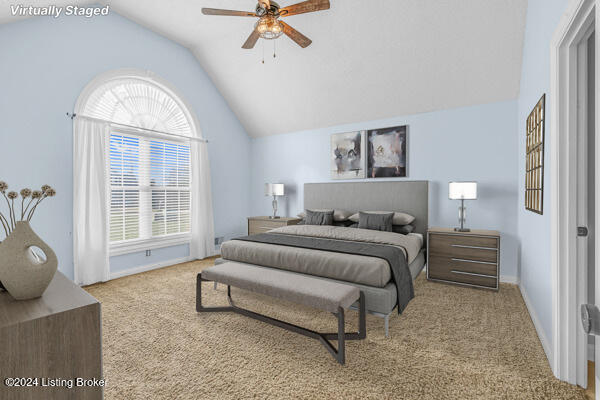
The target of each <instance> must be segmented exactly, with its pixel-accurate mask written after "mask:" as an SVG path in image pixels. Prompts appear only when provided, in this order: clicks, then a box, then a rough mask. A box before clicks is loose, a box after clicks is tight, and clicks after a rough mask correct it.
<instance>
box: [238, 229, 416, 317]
mask: <svg viewBox="0 0 600 400" xmlns="http://www.w3.org/2000/svg"><path fill="white" fill-rule="evenodd" d="M233 240H242V241H246V242H256V243H267V244H276V245H280V246H291V247H301V248H305V249H313V250H324V251H332V252H336V253H346V254H356V255H362V256H370V257H377V258H382V259H384V260H386V261H387V262H388V264H389V265H390V268H391V270H392V278H393V280H394V283H395V284H396V289H397V291H398V314H400V313H402V311H404V309H405V308H406V306H407V305H408V302H409V301H411V300H412V298H413V297H415V293H414V288H413V281H412V277H411V275H410V270H409V269H408V263H407V261H406V256H405V255H404V252H403V251H402V250H401V249H399V248H397V247H395V246H388V245H383V244H374V243H365V242H349V241H342V240H335V239H323V238H317V237H309V236H293V235H282V234H276V233H259V234H256V235H251V236H243V237H239V238H235V239H233Z"/></svg>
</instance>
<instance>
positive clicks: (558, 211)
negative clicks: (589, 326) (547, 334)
mask: <svg viewBox="0 0 600 400" xmlns="http://www.w3.org/2000/svg"><path fill="white" fill-rule="evenodd" d="M597 1H600V0H571V1H570V2H569V4H568V6H567V10H566V12H565V13H564V14H563V17H562V18H561V20H560V22H559V25H558V28H557V30H556V31H555V33H554V37H553V39H552V43H551V47H550V80H551V82H550V116H551V118H550V174H551V176H550V196H551V227H552V233H551V238H552V239H551V249H552V250H551V252H552V255H551V258H552V316H553V318H552V327H553V328H552V333H553V335H552V355H551V358H552V359H551V364H552V370H553V372H554V374H555V375H556V377H558V378H559V379H562V380H565V381H567V382H569V383H572V384H577V383H578V374H577V370H578V358H579V353H581V351H579V352H578V351H577V347H578V346H577V342H578V340H577V337H578V336H581V329H580V328H579V309H578V307H579V304H578V293H579V292H580V290H579V289H580V288H579V285H580V284H581V282H580V281H578V271H577V268H576V266H577V160H576V158H577V129H578V112H577V100H578V99H577V95H578V90H577V73H578V70H577V66H578V60H579V59H578V52H577V47H578V44H579V43H580V42H581V40H582V38H583V36H584V34H585V33H586V31H588V29H589V27H590V26H591V24H593V23H594V20H595V19H596V13H597V12H598V7H595V6H596V2H597ZM580 373H581V369H580ZM579 381H580V382H581V380H579Z"/></svg>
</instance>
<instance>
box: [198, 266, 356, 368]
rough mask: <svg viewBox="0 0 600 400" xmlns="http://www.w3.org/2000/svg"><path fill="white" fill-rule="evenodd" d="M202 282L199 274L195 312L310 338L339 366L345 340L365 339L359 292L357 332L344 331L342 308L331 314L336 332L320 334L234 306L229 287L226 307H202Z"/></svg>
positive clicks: (344, 356)
mask: <svg viewBox="0 0 600 400" xmlns="http://www.w3.org/2000/svg"><path fill="white" fill-rule="evenodd" d="M202 282H208V280H206V279H203V278H202V273H199V274H198V276H197V278H196V311H197V312H234V313H237V314H240V315H244V316H246V317H250V318H254V319H256V320H259V321H262V322H266V323H268V324H271V325H275V326H278V327H280V328H283V329H287V330H289V331H292V332H296V333H299V334H301V335H304V336H308V337H311V338H313V339H317V340H319V341H320V342H321V343H322V344H323V346H325V348H326V349H327V351H329V353H331V355H332V356H333V357H334V358H335V359H336V360H337V362H339V363H340V364H342V365H343V364H345V362H346V340H362V339H364V338H366V337H367V322H366V312H365V295H364V294H363V292H360V298H359V313H358V331H357V332H351V333H348V332H346V330H345V327H344V324H345V318H344V308H342V307H339V308H338V312H337V313H333V314H334V315H335V316H336V317H337V320H338V331H337V332H336V333H321V332H316V331H313V330H310V329H306V328H303V327H301V326H298V325H294V324H291V323H289V322H285V321H281V320H278V319H275V318H271V317H268V316H266V315H262V314H258V313H255V312H253V311H250V310H246V309H244V308H240V307H238V306H236V305H235V303H234V302H233V299H232V298H231V286H229V285H227V300H228V301H229V306H228V307H204V306H203V305H202ZM330 340H337V342H338V346H337V349H336V348H335V347H334V346H333V345H332V344H331V342H330Z"/></svg>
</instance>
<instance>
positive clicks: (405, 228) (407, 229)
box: [392, 225, 415, 235]
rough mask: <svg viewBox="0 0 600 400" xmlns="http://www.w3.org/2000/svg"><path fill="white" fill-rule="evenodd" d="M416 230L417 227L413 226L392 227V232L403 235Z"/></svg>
mask: <svg viewBox="0 0 600 400" xmlns="http://www.w3.org/2000/svg"><path fill="white" fill-rule="evenodd" d="M414 230H415V227H414V226H412V225H394V226H392V231H393V232H396V233H401V234H403V235H408V234H409V233H411V232H412V231H414Z"/></svg>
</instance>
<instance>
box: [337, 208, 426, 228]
mask: <svg viewBox="0 0 600 400" xmlns="http://www.w3.org/2000/svg"><path fill="white" fill-rule="evenodd" d="M364 212H366V213H369V214H389V213H391V212H392V211H364ZM348 219H349V220H350V221H353V222H358V213H356V214H353V215H351V216H350V217H349V218H348ZM414 220H415V217H413V216H412V215H409V214H406V213H402V212H395V213H394V222H393V224H394V225H408V224H412V223H413V222H414Z"/></svg>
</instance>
